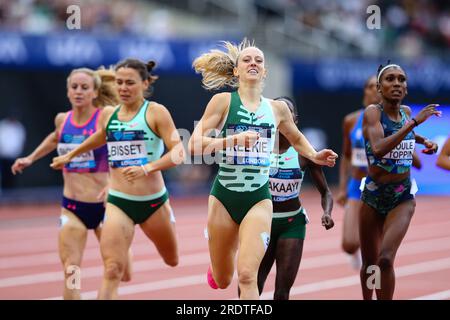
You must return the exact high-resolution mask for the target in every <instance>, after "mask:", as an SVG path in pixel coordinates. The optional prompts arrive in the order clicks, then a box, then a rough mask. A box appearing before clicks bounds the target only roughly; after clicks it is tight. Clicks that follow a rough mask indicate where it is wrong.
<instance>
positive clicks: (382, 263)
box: [378, 252, 394, 271]
mask: <svg viewBox="0 0 450 320" xmlns="http://www.w3.org/2000/svg"><path fill="white" fill-rule="evenodd" d="M378 266H379V267H380V270H381V271H383V270H388V269H391V268H392V267H393V266H394V257H393V256H392V254H391V253H389V252H381V254H380V257H379V258H378Z"/></svg>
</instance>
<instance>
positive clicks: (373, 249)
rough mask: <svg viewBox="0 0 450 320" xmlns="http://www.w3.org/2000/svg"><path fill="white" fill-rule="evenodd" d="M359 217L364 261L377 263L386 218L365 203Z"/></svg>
mask: <svg viewBox="0 0 450 320" xmlns="http://www.w3.org/2000/svg"><path fill="white" fill-rule="evenodd" d="M359 214H360V216H359V240H360V244H361V256H362V258H363V260H365V261H369V262H371V263H376V261H377V259H378V255H379V253H380V245H381V235H382V231H383V224H384V218H383V217H382V216H381V215H380V214H379V213H378V212H376V211H375V210H374V209H373V208H372V207H370V206H368V205H367V204H366V203H363V204H362V206H361V211H360V213H359Z"/></svg>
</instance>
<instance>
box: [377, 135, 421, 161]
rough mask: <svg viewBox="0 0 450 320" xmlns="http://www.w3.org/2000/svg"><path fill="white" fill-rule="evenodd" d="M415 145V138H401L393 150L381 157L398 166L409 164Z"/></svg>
mask: <svg viewBox="0 0 450 320" xmlns="http://www.w3.org/2000/svg"><path fill="white" fill-rule="evenodd" d="M415 145H416V142H415V140H412V139H410V140H403V141H402V142H400V143H399V144H398V145H397V146H396V147H395V148H394V149H393V150H391V151H390V152H388V153H387V154H386V155H384V157H383V159H386V160H391V161H393V162H394V163H395V164H396V165H399V166H408V165H411V164H412V159H413V152H414V148H415Z"/></svg>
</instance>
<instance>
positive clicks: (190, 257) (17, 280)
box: [0, 237, 450, 288]
mask: <svg viewBox="0 0 450 320" xmlns="http://www.w3.org/2000/svg"><path fill="white" fill-rule="evenodd" d="M448 249H450V237H446V238H436V239H432V240H425V241H414V242H409V243H405V244H404V245H403V247H401V248H400V250H399V253H398V254H399V256H406V255H415V254H420V253H423V252H426V253H430V252H438V251H442V250H448ZM208 263H209V254H208V253H207V252H201V253H193V254H187V255H182V256H181V257H180V264H179V266H178V267H184V266H197V265H202V264H206V265H207V264H208ZM346 263H348V260H347V257H346V255H345V254H343V253H341V252H339V253H336V254H328V255H320V256H316V257H310V258H304V259H302V262H301V265H300V272H302V270H307V269H314V268H323V267H329V266H334V265H339V264H346ZM164 268H166V265H165V264H164V263H163V262H162V260H161V259H160V258H159V257H157V258H155V259H146V260H137V261H135V262H134V263H133V272H144V271H151V270H158V269H164ZM273 272H275V269H273ZM102 274H103V267H102V266H94V267H88V268H82V269H81V277H82V279H88V278H95V277H101V276H102ZM62 280H63V275H62V271H53V272H43V273H35V274H28V275H24V276H15V277H8V278H0V288H7V287H14V286H20V285H30V284H38V283H48V282H56V281H62Z"/></svg>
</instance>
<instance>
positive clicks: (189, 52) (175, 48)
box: [0, 31, 220, 73]
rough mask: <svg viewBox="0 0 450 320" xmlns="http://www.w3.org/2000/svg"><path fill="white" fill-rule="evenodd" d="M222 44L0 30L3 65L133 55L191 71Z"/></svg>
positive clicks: (106, 61) (65, 63)
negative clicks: (32, 33) (202, 57)
mask: <svg viewBox="0 0 450 320" xmlns="http://www.w3.org/2000/svg"><path fill="white" fill-rule="evenodd" d="M219 46H220V41H219V40H218V39H170V40H169V39H154V38H146V37H138V36H135V35H122V36H96V35H94V34H88V33H83V32H78V31H71V32H65V33H56V34H49V35H46V36H41V35H24V34H21V33H15V32H1V31H0V68H2V67H3V68H5V67H8V68H45V69H52V68H75V67H81V66H84V67H91V68H97V67H98V66H100V65H104V66H109V65H113V64H115V63H117V62H118V61H120V60H122V59H124V58H129V57H133V58H138V59H141V60H144V61H148V60H155V61H156V62H157V68H158V71H162V72H176V73H186V72H191V73H192V72H193V70H192V62H193V60H194V59H195V58H196V57H198V56H199V55H200V54H201V53H204V52H207V51H208V50H210V49H213V48H219Z"/></svg>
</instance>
